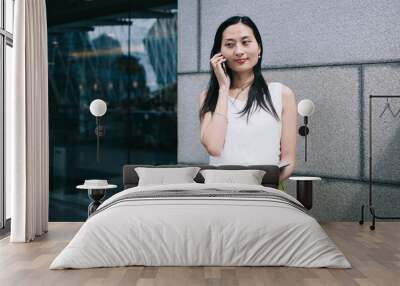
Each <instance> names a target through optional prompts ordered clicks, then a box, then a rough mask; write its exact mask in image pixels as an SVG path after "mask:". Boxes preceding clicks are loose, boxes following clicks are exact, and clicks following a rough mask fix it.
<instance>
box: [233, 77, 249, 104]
mask: <svg viewBox="0 0 400 286" xmlns="http://www.w3.org/2000/svg"><path fill="white" fill-rule="evenodd" d="M252 83H253V80H251V81H250V82H249V83H246V84H245V85H244V86H243V87H241V88H240V90H239V92H238V93H237V94H236V96H235V101H236V99H237V98H238V97H239V95H240V94H241V93H242V92H243V90H245V89H246V88H247V87H248V86H249V85H250V84H252Z"/></svg>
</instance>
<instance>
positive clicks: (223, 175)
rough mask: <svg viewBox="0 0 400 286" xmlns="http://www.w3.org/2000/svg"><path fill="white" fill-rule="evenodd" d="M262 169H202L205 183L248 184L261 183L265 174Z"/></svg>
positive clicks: (201, 172)
mask: <svg viewBox="0 0 400 286" xmlns="http://www.w3.org/2000/svg"><path fill="white" fill-rule="evenodd" d="M265 173H266V172H265V171H262V170H214V169H209V170H201V171H200V174H201V175H202V176H203V177H204V183H205V184H211V183H235V184H247V185H261V183H262V179H263V177H264V175H265Z"/></svg>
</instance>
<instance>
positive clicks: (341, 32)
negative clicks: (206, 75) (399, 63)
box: [200, 0, 400, 71]
mask: <svg viewBox="0 0 400 286" xmlns="http://www.w3.org/2000/svg"><path fill="white" fill-rule="evenodd" d="M201 6H202V9H201V28H202V29H201V35H200V36H201V46H202V50H201V69H202V70H203V71H206V70H208V59H209V53H210V50H211V47H212V43H213V40H214V35H215V32H216V30H217V27H218V25H219V24H220V23H222V22H223V21H224V20H225V19H227V18H228V17H230V16H233V15H236V14H243V15H248V16H250V17H251V18H252V19H253V21H254V22H255V23H256V25H257V26H258V28H259V30H260V33H261V35H262V39H263V43H264V62H263V64H264V65H268V66H286V65H290V66H292V65H315V64H317V65H319V64H328V63H344V62H352V63H353V62H363V61H364V62H365V61H381V60H393V59H397V60H399V59H400V46H399V44H398V43H399V40H398V35H399V34H400V18H399V17H398V16H399V14H400V1H398V0H386V1H375V0H354V1H347V0H338V1H311V0H309V1H293V0H279V1H277V0H253V1H249V2H247V3H246V5H243V2H242V1H228V0H222V1H214V0H201Z"/></svg>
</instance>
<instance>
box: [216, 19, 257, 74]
mask: <svg viewBox="0 0 400 286" xmlns="http://www.w3.org/2000/svg"><path fill="white" fill-rule="evenodd" d="M260 52H261V49H260V47H259V46H258V43H257V41H256V38H255V37H254V33H253V30H252V29H251V28H250V27H249V26H247V25H244V24H242V23H237V24H235V25H231V26H229V27H228V28H226V29H225V31H224V32H223V33H222V42H221V53H222V55H223V56H224V57H225V58H226V59H227V61H226V63H227V65H228V67H229V68H230V69H232V70H233V71H235V72H243V71H248V70H250V69H252V68H253V67H254V66H255V65H256V64H257V62H258V59H259V58H258V55H259V54H260Z"/></svg>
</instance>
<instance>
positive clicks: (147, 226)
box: [50, 165, 351, 269]
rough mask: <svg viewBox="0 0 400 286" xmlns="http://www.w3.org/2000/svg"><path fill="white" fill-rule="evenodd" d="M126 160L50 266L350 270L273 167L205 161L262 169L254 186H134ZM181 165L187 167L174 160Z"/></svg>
mask: <svg viewBox="0 0 400 286" xmlns="http://www.w3.org/2000/svg"><path fill="white" fill-rule="evenodd" d="M138 167H139V168H143V167H146V168H154V167H157V170H161V171H162V170H163V169H162V168H170V167H171V166H170V165H168V166H148V165H147V166H144V165H126V166H124V167H123V183H124V190H123V191H121V192H119V193H117V194H115V195H113V196H112V197H110V198H109V199H107V200H106V201H104V202H103V203H102V204H101V205H100V206H99V208H98V209H97V211H96V212H95V213H94V214H93V215H91V216H90V217H89V218H88V220H87V221H86V222H85V223H84V224H83V225H82V227H81V229H80V230H79V231H78V233H77V234H76V235H75V236H74V238H73V239H72V240H71V242H70V243H69V244H68V245H67V246H66V247H65V248H64V249H63V250H62V252H61V253H60V254H59V255H58V256H57V257H56V258H55V259H54V261H53V262H52V264H51V265H50V269H68V268H92V267H117V266H129V265H144V266H292V267H312V268H314V267H329V268H351V265H350V263H349V261H348V260H347V259H346V257H345V256H344V255H343V253H342V252H341V251H340V250H339V249H338V248H337V247H336V245H335V244H334V242H333V241H332V240H331V239H330V238H329V237H328V236H327V234H326V233H325V231H324V230H323V229H322V228H321V226H320V225H319V223H318V222H317V221H316V220H315V219H314V218H313V217H312V216H310V215H309V214H307V211H306V209H305V208H304V206H303V205H302V204H301V203H300V202H298V201H297V200H296V199H295V198H293V197H292V196H290V195H288V194H286V193H284V192H281V191H279V190H277V186H278V180H279V168H278V167H277V166H268V165H267V166H265V165H257V166H237V165H235V166H218V167H216V166H209V165H198V166H196V167H198V168H199V169H201V171H205V170H237V171H239V172H242V173H244V172H246V171H248V170H254V169H256V170H262V171H263V174H264V173H265V175H262V176H261V177H260V178H261V180H260V182H261V184H259V185H255V184H243V183H240V184H238V183H235V182H233V183H219V182H205V181H204V177H203V175H204V173H203V175H202V174H201V173H200V172H199V173H197V175H196V176H195V177H194V181H193V182H189V183H186V182H185V183H168V184H153V185H140V184H139V185H138V183H139V176H138V174H137V172H136V171H135V170H138V169H136V168H138ZM173 167H174V168H184V167H188V165H174V166H173Z"/></svg>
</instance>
